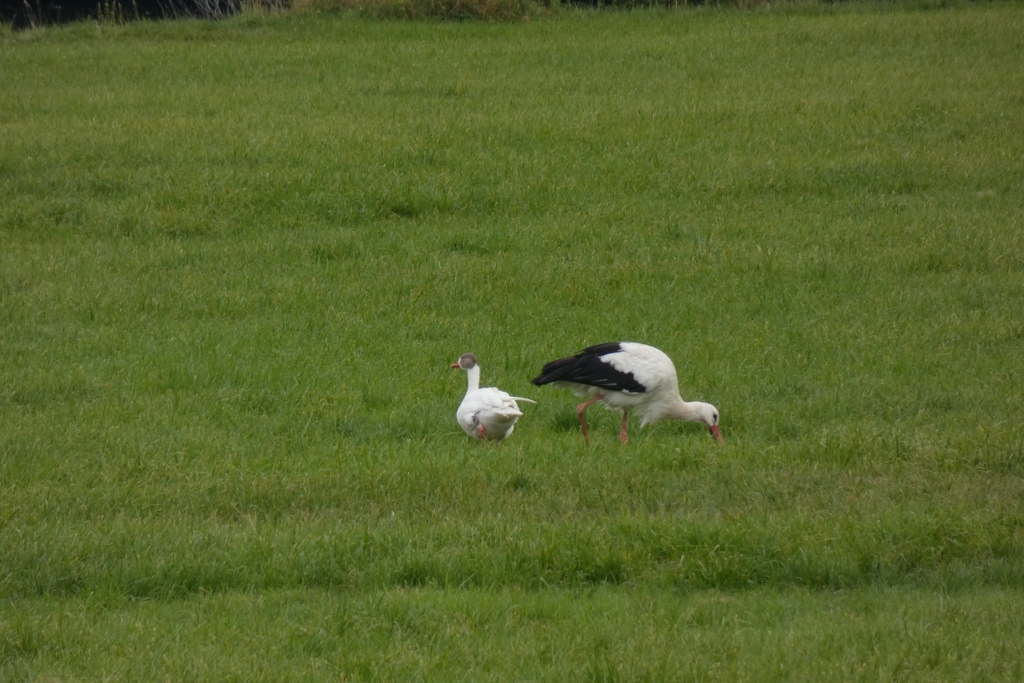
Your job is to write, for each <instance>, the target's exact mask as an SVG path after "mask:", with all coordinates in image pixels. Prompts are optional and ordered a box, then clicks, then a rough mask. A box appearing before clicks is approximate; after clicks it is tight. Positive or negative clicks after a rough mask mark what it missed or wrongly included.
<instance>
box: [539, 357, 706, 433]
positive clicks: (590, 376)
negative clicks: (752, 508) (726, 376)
mask: <svg viewBox="0 0 1024 683" xmlns="http://www.w3.org/2000/svg"><path fill="white" fill-rule="evenodd" d="M533 383H534V384H536V385H538V386H540V385H542V384H552V385H553V386H556V387H562V388H566V389H571V390H572V392H573V393H574V394H576V395H577V396H590V397H592V398H590V400H588V401H584V402H583V403H581V404H579V405H578V406H576V415H577V416H578V417H579V419H580V428H581V429H582V430H583V439H584V440H585V441H587V440H589V438H588V436H587V423H586V420H585V419H584V417H583V412H584V411H585V410H586V409H587V408H588V407H589V406H591V405H592V404H594V403H596V402H598V401H600V402H601V403H603V404H604V406H605V407H606V408H609V409H612V410H621V411H622V430H621V431H620V432H619V439H620V440H621V441H622V443H628V442H629V434H628V432H627V430H626V428H627V426H628V424H629V411H630V410H633V411H636V412H637V413H638V414H639V415H640V417H641V421H640V426H641V427H644V426H645V425H648V424H650V423H651V422H656V421H658V420H687V421H689V422H701V423H703V424H705V425H707V427H708V429H710V430H711V436H713V437H715V440H716V441H718V442H721V441H722V432H721V430H720V429H719V428H718V409H717V408H715V407H714V406H713V405H711V404H710V403H701V402H700V401H693V402H687V401H684V400H683V399H682V398H681V397H680V396H679V382H678V380H677V379H676V367H675V365H673V364H672V359H671V358H669V357H668V356H666V355H665V354H664V352H662V351H660V350H658V349H656V348H654V347H653V346H647V345H646V344H637V343H636V342H611V343H608V344H597V345H596V346H590V347H587V348H585V349H583V350H582V351H580V352H579V353H577V354H576V355H575V356H568V357H566V358H559V359H558V360H554V361H551V362H550V363H548V364H547V365H545V366H544V368H543V369H542V370H541V374H540V375H539V376H538V377H535V378H534V379H533Z"/></svg>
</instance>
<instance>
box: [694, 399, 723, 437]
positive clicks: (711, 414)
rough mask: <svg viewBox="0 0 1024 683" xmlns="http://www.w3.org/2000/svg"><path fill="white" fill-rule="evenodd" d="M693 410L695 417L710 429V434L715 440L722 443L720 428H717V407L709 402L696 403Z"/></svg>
mask: <svg viewBox="0 0 1024 683" xmlns="http://www.w3.org/2000/svg"><path fill="white" fill-rule="evenodd" d="M695 411H696V413H697V418H698V419H699V420H700V421H701V422H703V423H704V424H706V425H707V426H708V429H709V430H711V436H713V437H715V441H717V442H718V443H722V440H723V439H722V430H721V429H719V428H718V408H716V407H714V406H713V405H711V404H710V403H697V404H696V409H695Z"/></svg>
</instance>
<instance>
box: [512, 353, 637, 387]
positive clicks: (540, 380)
mask: <svg viewBox="0 0 1024 683" xmlns="http://www.w3.org/2000/svg"><path fill="white" fill-rule="evenodd" d="M621 350H622V346H621V344H619V343H618V342H609V343H606V344H597V345H595V346H588V347H587V348H585V349H583V350H582V351H580V352H579V353H577V354H576V355H575V356H568V357H566V358H559V359H558V360H553V361H551V362H550V363H548V364H547V365H545V366H544V367H543V368H542V369H541V374H540V375H539V376H537V377H534V378H533V380H532V381H533V383H534V384H536V385H537V386H541V385H543V384H550V383H551V382H574V383H576V384H586V385H587V386H591V387H598V388H601V389H608V390H610V391H628V392H631V393H634V394H642V393H644V392H645V391H647V387H645V386H644V385H643V384H641V383H640V382H638V381H637V379H636V377H634V376H633V373H631V372H622V371H620V370H616V369H615V368H614V367H612V366H611V364H609V363H607V362H605V361H604V360H602V358H601V357H602V356H606V355H608V354H609V353H617V352H619V351H621Z"/></svg>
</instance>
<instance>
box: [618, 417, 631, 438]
mask: <svg viewBox="0 0 1024 683" xmlns="http://www.w3.org/2000/svg"><path fill="white" fill-rule="evenodd" d="M628 426H629V411H628V410H623V411H622V431H621V432H619V441H621V442H622V443H629V433H628V432H627V431H626V427H628Z"/></svg>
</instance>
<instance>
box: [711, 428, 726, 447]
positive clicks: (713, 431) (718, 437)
mask: <svg viewBox="0 0 1024 683" xmlns="http://www.w3.org/2000/svg"><path fill="white" fill-rule="evenodd" d="M711 436H713V437H715V441H717V442H718V443H722V441H724V439H723V438H722V430H721V429H719V428H718V425H711Z"/></svg>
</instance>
